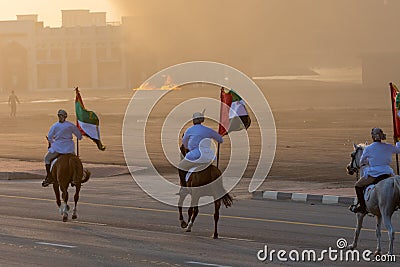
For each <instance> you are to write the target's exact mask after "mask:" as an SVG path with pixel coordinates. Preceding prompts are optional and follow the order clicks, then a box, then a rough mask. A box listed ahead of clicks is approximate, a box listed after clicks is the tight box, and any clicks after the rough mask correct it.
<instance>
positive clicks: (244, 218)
mask: <svg viewBox="0 0 400 267" xmlns="http://www.w3.org/2000/svg"><path fill="white" fill-rule="evenodd" d="M0 197H5V198H16V199H27V200H40V201H47V202H54V200H53V199H45V198H34V197H23V196H10V195H2V194H0ZM79 203H80V204H81V205H88V206H94V207H110V208H120V209H130V210H140V211H155V212H164V213H174V214H176V213H178V211H174V210H162V209H155V208H141V207H133V206H121V205H111V204H99V203H89V202H79ZM199 216H208V217H213V216H214V214H208V213H199ZM220 218H227V219H237V220H245V221H257V222H267V223H279V224H282V223H283V224H291V225H302V226H310V227H322V228H333V229H345V230H351V231H354V229H355V227H348V226H338V225H330V224H318V223H306V222H296V221H284V220H273V219H263V218H253V217H242V216H233V215H220ZM362 230H363V231H370V232H375V229H370V228H362ZM383 232H387V230H383Z"/></svg>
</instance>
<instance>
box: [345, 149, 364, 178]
mask: <svg viewBox="0 0 400 267" xmlns="http://www.w3.org/2000/svg"><path fill="white" fill-rule="evenodd" d="M362 150H363V147H362V146H360V145H359V146H357V147H356V150H354V151H353V152H352V153H351V162H350V164H349V165H347V167H346V169H347V174H349V175H353V174H354V173H355V174H356V179H358V178H359V172H360V168H361V166H360V165H359V162H357V153H360V152H362Z"/></svg>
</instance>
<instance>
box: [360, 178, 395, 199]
mask: <svg viewBox="0 0 400 267" xmlns="http://www.w3.org/2000/svg"><path fill="white" fill-rule="evenodd" d="M389 177H390V175H389V174H382V175H380V176H378V177H376V178H375V181H374V182H373V183H372V184H370V185H367V186H366V187H365V188H364V199H365V201H367V200H369V197H370V196H371V193H372V191H373V189H374V188H375V186H376V185H377V184H378V183H379V182H380V181H383V180H385V179H387V178H389Z"/></svg>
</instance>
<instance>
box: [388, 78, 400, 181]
mask: <svg viewBox="0 0 400 267" xmlns="http://www.w3.org/2000/svg"><path fill="white" fill-rule="evenodd" d="M389 86H390V98H391V100H392V119H393V140H394V144H395V145H396V141H397V137H396V129H397V127H396V117H395V116H396V107H395V104H394V103H395V101H396V99H393V93H392V90H394V87H393V84H392V83H389ZM396 171H397V175H399V155H398V154H397V153H396Z"/></svg>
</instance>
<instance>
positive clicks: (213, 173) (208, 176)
mask: <svg viewBox="0 0 400 267" xmlns="http://www.w3.org/2000/svg"><path fill="white" fill-rule="evenodd" d="M181 152H182V154H183V155H186V153H187V152H188V151H187V150H186V149H185V148H184V147H183V146H181ZM221 174H222V173H221V171H220V170H219V169H218V168H217V167H216V166H214V165H212V164H211V165H209V166H208V167H207V168H205V169H204V170H201V171H199V172H193V173H191V174H190V177H189V180H188V181H187V182H186V181H182V180H180V185H181V187H185V188H187V189H188V190H187V191H186V190H183V191H182V190H181V192H182V193H181V194H179V200H178V210H179V221H180V223H181V227H182V228H184V229H185V230H186V232H191V231H192V227H193V224H194V221H195V219H196V217H197V215H198V213H199V207H198V202H199V199H200V197H202V196H212V197H213V198H214V233H213V238H214V239H217V238H218V220H219V209H220V207H221V200H222V202H223V203H224V205H225V207H226V208H228V207H230V206H232V202H233V199H232V197H231V196H230V195H229V193H227V192H226V191H225V189H224V188H223V185H222V178H221V179H218V178H220V177H221ZM210 183H213V184H212V186H211V190H210V189H209V188H204V187H203V186H205V185H208V184H210ZM188 194H191V196H192V198H191V203H190V207H189V209H188V223H186V221H185V220H184V218H183V214H182V206H183V201H184V200H185V198H186V196H187V195H188ZM221 195H222V197H219V198H218V196H221Z"/></svg>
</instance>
